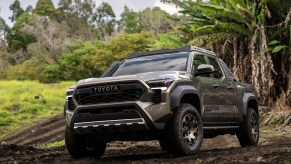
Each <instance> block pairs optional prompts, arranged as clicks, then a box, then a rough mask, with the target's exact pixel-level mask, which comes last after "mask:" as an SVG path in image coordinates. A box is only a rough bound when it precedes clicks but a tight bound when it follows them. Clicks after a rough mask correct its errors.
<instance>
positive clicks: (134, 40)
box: [108, 32, 155, 60]
mask: <svg viewBox="0 0 291 164" xmlns="http://www.w3.org/2000/svg"><path fill="white" fill-rule="evenodd" d="M154 41H155V37H154V34H153V33H150V32H142V33H135V34H126V33H125V34H121V35H119V36H118V37H114V38H112V39H111V40H110V41H109V46H108V47H110V49H111V51H112V53H113V55H114V57H115V59H116V60H123V59H124V58H126V57H127V56H128V55H129V54H131V53H134V52H138V51H141V52H143V51H148V49H149V48H150V45H151V44H153V43H154Z"/></svg>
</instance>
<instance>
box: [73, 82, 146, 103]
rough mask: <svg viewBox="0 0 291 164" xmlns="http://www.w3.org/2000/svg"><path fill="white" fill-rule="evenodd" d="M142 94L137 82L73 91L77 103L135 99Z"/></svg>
mask: <svg viewBox="0 0 291 164" xmlns="http://www.w3.org/2000/svg"><path fill="white" fill-rule="evenodd" d="M107 89H108V90H107ZM142 94H143V88H142V86H141V85H140V84H138V83H131V84H113V85H102V86H93V87H88V88H79V89H77V90H76V92H75V99H76V101H77V103H78V104H79V105H87V104H99V103H110V102H120V101H136V100H139V99H140V98H141V96H142Z"/></svg>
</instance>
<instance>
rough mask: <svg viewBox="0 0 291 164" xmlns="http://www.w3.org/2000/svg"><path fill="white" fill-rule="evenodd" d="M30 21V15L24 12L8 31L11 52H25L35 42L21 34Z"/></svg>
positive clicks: (7, 38) (32, 38)
mask: <svg viewBox="0 0 291 164" xmlns="http://www.w3.org/2000/svg"><path fill="white" fill-rule="evenodd" d="M29 21H30V14H28V13H27V12H24V13H23V14H22V15H21V16H19V17H18V18H17V20H16V22H15V23H14V25H13V27H12V28H11V29H9V30H8V31H7V37H6V40H7V44H8V47H9V52H16V51H18V50H20V51H23V52H25V51H26V50H27V45H28V44H30V43H32V42H35V38H34V37H32V36H30V35H27V34H24V33H23V32H21V30H22V28H23V27H24V25H25V24H28V23H29ZM14 62H15V63H18V59H16V58H15V61H14Z"/></svg>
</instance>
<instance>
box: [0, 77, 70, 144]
mask: <svg viewBox="0 0 291 164" xmlns="http://www.w3.org/2000/svg"><path fill="white" fill-rule="evenodd" d="M73 84H75V82H61V83H56V84H42V83H39V82H37V81H0V140H1V139H3V138H4V137H5V136H7V135H9V134H10V133H12V132H13V131H15V130H16V129H18V128H21V127H24V126H26V125H28V124H31V123H33V122H36V121H38V120H41V119H43V118H48V117H52V116H54V115H57V114H60V113H62V112H63V105H64V101H65V96H66V95H65V91H66V90H67V89H68V88H69V87H70V86H71V85H73Z"/></svg>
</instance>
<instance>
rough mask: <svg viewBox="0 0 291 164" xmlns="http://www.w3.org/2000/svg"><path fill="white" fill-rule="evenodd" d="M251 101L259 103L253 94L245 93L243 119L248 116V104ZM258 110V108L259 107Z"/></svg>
mask: <svg viewBox="0 0 291 164" xmlns="http://www.w3.org/2000/svg"><path fill="white" fill-rule="evenodd" d="M250 100H255V101H256V102H258V100H257V97H256V95H255V94H253V93H245V94H244V95H243V111H242V112H243V113H242V114H243V117H245V116H246V115H247V109H248V104H249V101H250ZM257 108H258V107H257Z"/></svg>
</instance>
